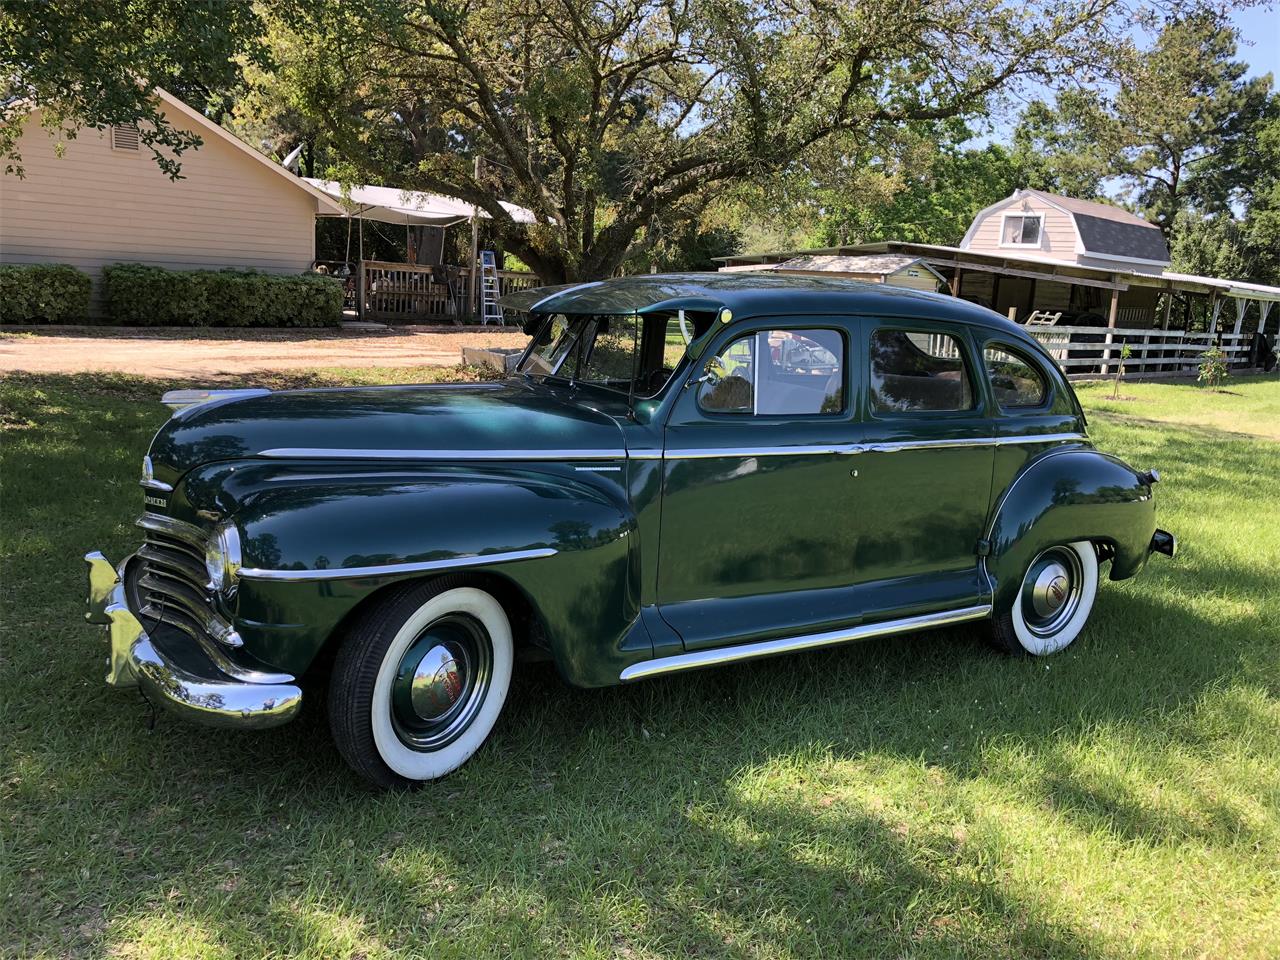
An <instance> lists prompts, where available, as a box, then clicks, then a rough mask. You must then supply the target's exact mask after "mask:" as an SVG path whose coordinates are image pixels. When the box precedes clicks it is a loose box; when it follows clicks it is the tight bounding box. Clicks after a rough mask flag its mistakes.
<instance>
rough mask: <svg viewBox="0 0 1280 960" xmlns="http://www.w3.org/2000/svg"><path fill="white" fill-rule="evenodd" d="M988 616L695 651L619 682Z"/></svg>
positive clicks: (986, 609) (927, 618)
mask: <svg viewBox="0 0 1280 960" xmlns="http://www.w3.org/2000/svg"><path fill="white" fill-rule="evenodd" d="M990 615H991V604H989V603H980V604H977V605H975V606H972V607H961V608H959V609H957V610H942V611H939V612H937V613H925V614H921V615H920V616H917V617H905V618H903V619H901V620H886V621H885V622H883V623H866V624H862V625H860V626H856V627H848V628H846V629H844V630H828V631H827V632H825V633H810V634H805V635H803V636H799V637H785V638H783V639H780V640H761V641H758V642H756V643H740V644H737V645H735V646H732V647H717V648H715V649H712V650H695V651H693V652H692V653H680V654H676V655H675V656H672V657H659V658H658V659H656V660H645V661H643V662H642V663H633V664H632V665H631V666H629V667H627V668H626V669H625V670H623V671H622V675H621V676H620V677H619V679H621V680H622V681H623V682H624V683H625V682H626V681H629V680H641V679H644V678H645V677H654V676H658V675H660V674H664V673H675V672H677V671H680V670H695V669H698V668H701V667H717V666H721V665H723V664H726V663H737V662H738V661H740V660H754V659H756V658H757V657H771V656H774V655H775V654H780V653H795V652H797V651H800V650H812V649H814V648H816V647H829V646H832V645H834V644H838V643H847V642H848V641H850V640H867V639H870V638H871V637H885V636H889V635H891V634H895V633H909V632H911V631H912V630H924V629H926V628H929V627H941V626H945V625H946V624H951V623H963V622H965V621H966V620H981V619H983V618H984V617H989V616H990Z"/></svg>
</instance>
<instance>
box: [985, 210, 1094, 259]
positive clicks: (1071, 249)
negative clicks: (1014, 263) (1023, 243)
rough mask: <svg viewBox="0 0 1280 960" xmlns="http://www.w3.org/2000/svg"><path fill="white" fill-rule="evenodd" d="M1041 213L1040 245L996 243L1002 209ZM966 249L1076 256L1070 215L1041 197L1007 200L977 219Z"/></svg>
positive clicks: (997, 241) (1002, 214) (1049, 255)
mask: <svg viewBox="0 0 1280 960" xmlns="http://www.w3.org/2000/svg"><path fill="white" fill-rule="evenodd" d="M1023 210H1025V211H1026V212H1028V213H1041V214H1044V229H1043V231H1041V237H1040V247H1039V249H1035V248H1032V247H1002V246H1000V224H1001V222H1002V220H1003V219H1004V214H1005V213H1006V212H1009V213H1013V212H1021V211H1023ZM967 249H969V250H974V251H985V252H991V253H1014V254H1024V255H1025V254H1031V255H1035V256H1043V257H1052V258H1053V259H1055V260H1075V259H1076V228H1075V227H1074V226H1073V225H1072V223H1071V217H1070V216H1068V215H1067V214H1065V213H1063V212H1062V211H1061V210H1058V209H1056V208H1054V207H1051V206H1049V204H1047V203H1045V202H1044V201H1042V200H1037V199H1035V198H1034V197H1028V198H1027V199H1026V200H1025V201H1022V200H1018V201H1010V202H1009V203H1008V204H1007V205H1005V206H1002V207H1000V208H998V209H996V210H993V211H991V212H990V213H988V214H987V215H986V216H984V217H983V218H982V219H981V220H980V221H979V223H978V228H977V230H975V231H974V233H973V239H972V240H971V241H970V242H969V245H968V248H967Z"/></svg>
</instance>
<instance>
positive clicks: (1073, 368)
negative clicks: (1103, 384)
mask: <svg viewBox="0 0 1280 960" xmlns="http://www.w3.org/2000/svg"><path fill="white" fill-rule="evenodd" d="M1026 330H1027V333H1029V334H1031V335H1032V336H1033V337H1035V338H1036V339H1037V340H1039V341H1040V342H1041V343H1042V344H1043V345H1044V347H1045V349H1046V350H1048V351H1049V353H1050V354H1051V355H1052V356H1053V358H1054V359H1055V360H1057V361H1058V365H1059V366H1061V367H1062V369H1063V370H1064V371H1065V372H1066V374H1067V376H1068V377H1069V378H1071V379H1084V378H1086V377H1091V376H1099V375H1104V374H1111V373H1114V372H1115V367H1116V365H1117V364H1118V363H1119V362H1120V352H1121V350H1122V348H1123V347H1124V345H1125V344H1128V345H1129V351H1130V357H1129V359H1128V360H1126V361H1124V372H1125V376H1130V375H1135V376H1159V375H1164V376H1177V375H1186V374H1191V373H1195V371H1196V369H1197V368H1198V367H1199V365H1200V356H1201V354H1203V353H1204V352H1205V351H1206V350H1208V349H1209V348H1210V347H1212V346H1214V345H1215V344H1216V345H1217V346H1218V347H1219V348H1220V349H1221V350H1222V352H1223V353H1224V354H1225V355H1226V362H1227V365H1228V366H1232V367H1242V366H1246V365H1247V364H1248V362H1249V343H1250V340H1251V339H1252V337H1253V335H1252V334H1249V333H1183V332H1182V331H1180V330H1153V329H1149V328H1145V329H1144V328H1133V327H1114V328H1108V327H1027V328H1026Z"/></svg>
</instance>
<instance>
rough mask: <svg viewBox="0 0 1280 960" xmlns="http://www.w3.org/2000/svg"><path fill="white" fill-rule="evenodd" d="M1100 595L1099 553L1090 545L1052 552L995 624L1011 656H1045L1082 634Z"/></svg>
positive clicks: (995, 636) (1032, 568) (997, 638)
mask: <svg viewBox="0 0 1280 960" xmlns="http://www.w3.org/2000/svg"><path fill="white" fill-rule="evenodd" d="M1097 594H1098V554H1097V552H1096V551H1095V550H1094V548H1093V544H1092V543H1090V542H1089V541H1088V540H1080V541H1077V542H1075V543H1068V544H1062V545H1060V546H1053V547H1049V548H1048V549H1047V550H1044V551H1042V552H1040V553H1039V554H1037V555H1036V557H1035V559H1033V560H1032V561H1031V564H1030V565H1029V566H1028V567H1027V570H1026V572H1025V573H1024V574H1023V577H1022V583H1021V585H1020V586H1019V589H1018V593H1017V596H1015V597H1014V598H1013V602H1012V603H1011V604H1010V605H1009V607H1008V608H1007V609H1005V610H1003V611H999V612H997V614H996V616H995V619H994V620H993V621H992V640H993V642H994V643H995V645H996V647H998V648H999V649H1001V650H1004V651H1005V652H1006V653H1016V654H1031V655H1032V656H1037V657H1040V656H1045V655H1047V654H1050V653H1057V652H1058V651H1059V650H1062V649H1064V648H1065V647H1067V646H1068V645H1069V644H1070V643H1071V642H1072V641H1074V640H1075V639H1076V637H1078V636H1079V635H1080V632H1081V631H1082V630H1083V629H1084V625H1085V622H1086V621H1087V620H1088V619H1089V613H1090V611H1092V610H1093V601H1094V599H1095V598H1096V597H1097Z"/></svg>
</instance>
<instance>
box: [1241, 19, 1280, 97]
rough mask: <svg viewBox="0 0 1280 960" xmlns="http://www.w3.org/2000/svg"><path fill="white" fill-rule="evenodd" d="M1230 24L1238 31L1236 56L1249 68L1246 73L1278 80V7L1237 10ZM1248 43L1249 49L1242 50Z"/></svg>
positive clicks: (1279, 41) (1279, 34)
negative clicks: (1238, 39)
mask: <svg viewBox="0 0 1280 960" xmlns="http://www.w3.org/2000/svg"><path fill="white" fill-rule="evenodd" d="M1231 22H1232V23H1234V24H1235V25H1236V28H1237V29H1238V30H1239V31H1240V38H1241V40H1242V41H1244V42H1242V43H1241V45H1240V51H1239V53H1238V54H1237V56H1238V57H1239V58H1240V59H1241V60H1243V61H1245V62H1246V63H1248V64H1249V73H1250V74H1251V75H1252V76H1255V77H1256V76H1260V75H1261V74H1264V73H1270V74H1271V76H1272V79H1280V7H1274V6H1273V7H1270V8H1268V7H1253V8H1251V9H1248V10H1238V11H1236V12H1235V13H1233V14H1232V15H1231ZM1250 41H1252V43H1253V45H1252V46H1246V44H1247V43H1248V42H1250Z"/></svg>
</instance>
